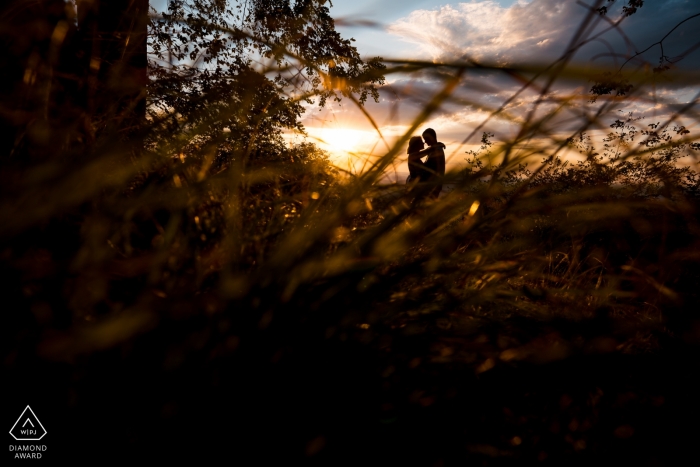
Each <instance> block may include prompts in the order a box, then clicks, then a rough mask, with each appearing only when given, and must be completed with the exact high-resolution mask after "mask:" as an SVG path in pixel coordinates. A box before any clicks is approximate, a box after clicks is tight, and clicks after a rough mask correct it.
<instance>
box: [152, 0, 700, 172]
mask: <svg viewBox="0 0 700 467" xmlns="http://www.w3.org/2000/svg"><path fill="white" fill-rule="evenodd" d="M581 3H582V2H576V1H573V0H570V1H562V0H531V1H525V0H517V1H513V0H500V1H493V0H484V1H474V0H472V1H471V2H449V1H446V0H381V1H377V0H334V1H333V7H332V8H331V15H332V16H333V17H334V18H335V19H336V21H337V28H338V29H339V31H340V32H341V34H342V35H343V37H346V38H350V37H352V38H354V39H355V46H356V47H357V49H358V51H359V52H360V54H361V55H362V56H363V57H366V58H369V57H373V56H382V57H384V58H385V59H409V60H427V61H432V62H436V63H439V62H442V63H444V62H451V61H459V60H464V59H466V58H468V59H473V60H476V61H478V62H480V63H486V64H495V65H514V66H517V65H519V64H540V65H545V66H546V65H548V64H550V63H551V62H552V61H553V60H556V59H557V58H558V57H560V56H561V54H562V52H563V51H564V50H565V49H566V47H567V45H568V44H569V41H570V40H571V38H572V35H573V34H574V32H575V31H576V29H577V27H578V25H579V24H580V23H581V21H582V19H583V18H584V16H585V15H586V9H585V8H584V7H583V6H582V4H581ZM585 3H589V4H593V3H594V0H586V2H585ZM159 4H164V1H163V0H160V1H156V2H152V5H153V6H156V7H158V5H159ZM605 4H606V5H608V6H609V8H610V12H609V14H608V18H610V19H613V20H615V19H617V18H619V16H620V10H621V8H622V6H623V5H625V4H626V0H618V1H616V2H613V3H607V2H606V3H605ZM696 13H700V4H698V2H697V0H647V1H645V2H644V6H643V8H641V9H640V10H639V12H638V13H637V14H635V15H633V16H632V17H630V18H626V19H625V20H624V22H623V23H622V26H621V28H620V31H609V32H608V33H606V34H605V35H603V36H601V37H600V38H599V40H597V41H594V42H591V43H589V44H587V45H585V46H583V47H582V48H581V49H580V50H579V51H578V52H577V53H576V55H575V56H574V58H573V63H575V64H578V65H580V66H581V67H584V68H588V69H591V68H592V67H595V66H613V65H615V63H617V64H618V65H619V64H621V63H622V62H623V61H624V60H625V56H629V55H633V54H634V53H635V52H637V51H641V50H643V49H645V48H646V47H648V46H649V45H651V44H653V43H654V42H656V41H658V40H659V39H661V38H662V37H663V36H664V35H665V34H666V33H667V32H669V31H670V30H671V29H672V28H673V27H674V26H675V25H677V24H678V23H679V22H680V21H682V20H683V19H685V18H688V17H689V16H692V15H693V14H696ZM363 21H364V23H363ZM366 22H371V23H373V24H372V25H367V24H365V23H366ZM358 23H360V24H358ZM605 26H606V23H605V21H603V20H602V19H601V20H600V21H599V23H598V25H597V26H596V29H594V32H595V31H599V30H601V29H602V28H603V27H605ZM698 31H700V17H698V18H694V19H691V20H689V21H687V22H686V23H684V24H683V25H681V26H680V27H679V28H677V29H676V30H675V31H674V32H673V34H671V35H670V36H669V37H668V38H667V39H666V40H665V42H664V51H665V54H666V56H667V57H670V58H671V60H672V61H674V62H676V63H675V66H676V67H678V68H679V69H681V70H691V71H694V72H696V73H697V72H698V71H699V70H700V47H699V44H700V32H698ZM611 51H613V52H615V53H616V54H618V56H617V57H611V56H610V52H611ZM605 54H607V56H605ZM659 56H660V49H659V47H658V46H656V47H653V48H652V49H651V50H650V51H649V52H647V53H646V54H644V55H643V56H642V57H641V58H644V59H646V60H647V61H648V62H650V63H652V65H654V64H657V63H658V60H659ZM641 68H642V65H641V62H640V61H633V62H631V63H629V64H628V65H626V68H625V69H626V70H629V71H634V70H635V69H641ZM696 76H697V75H696ZM581 77H582V78H583V79H578V80H570V81H568V82H565V83H560V84H557V85H556V86H555V87H554V91H555V92H557V93H558V95H560V96H561V95H573V94H578V95H579V96H580V101H579V102H578V103H576V104H574V106H575V107H577V108H579V109H581V108H582V107H581V106H587V105H589V104H587V102H586V92H587V91H588V89H590V86H591V84H592V83H591V82H590V81H586V79H585V77H584V76H581ZM443 82H444V81H443V79H442V78H441V77H439V76H436V75H435V74H434V73H414V74H411V75H389V76H387V86H386V88H385V89H383V90H382V93H381V100H380V102H379V103H374V102H368V104H367V105H366V109H367V111H368V112H369V113H370V114H371V115H372V116H373V118H374V119H375V121H376V122H377V124H378V125H379V127H380V129H381V131H382V133H383V134H384V137H385V139H386V140H387V141H388V142H389V143H391V141H392V139H395V138H397V137H399V136H401V135H402V134H403V133H404V132H405V131H406V129H407V128H408V126H409V125H410V123H411V122H412V121H413V119H414V117H415V115H416V114H417V113H418V112H419V111H420V109H422V108H423V106H424V104H425V102H426V100H428V99H429V98H430V97H431V96H432V95H434V94H435V93H436V92H437V91H438V90H439V89H440V86H441V85H442V83H443ZM696 82H698V80H697V79H696V80H695V83H696ZM693 84H694V83H693V82H692V81H691V82H690V83H685V84H683V83H680V84H679V83H666V84H663V85H659V86H657V88H656V89H655V91H654V94H653V95H644V96H641V99H637V100H635V101H633V102H628V103H627V104H626V107H625V110H626V111H627V110H629V111H635V113H636V115H644V116H646V117H648V118H649V119H657V120H658V119H662V118H663V117H664V116H666V115H668V114H669V113H670V112H671V111H672V110H673V109H674V108H676V107H677V106H678V105H679V104H683V103H687V102H689V101H690V100H692V99H693V98H694V97H695V94H696V93H697V92H698V88H697V86H693ZM521 85H522V83H521V82H519V81H518V80H516V79H515V78H513V77H509V76H506V75H505V74H503V73H497V72H480V73H468V74H467V77H466V78H465V79H464V80H463V81H462V83H461V85H460V87H459V88H458V89H457V91H456V96H458V97H459V98H460V99H462V102H461V103H452V104H448V105H445V106H444V107H443V108H441V109H440V110H439V111H437V112H436V113H434V114H433V115H431V117H430V118H429V119H428V121H427V122H425V123H424V124H423V125H421V127H420V128H421V129H422V128H428V127H432V128H434V129H435V130H436V131H437V132H438V139H439V140H441V141H443V142H445V143H446V144H447V145H448V150H447V151H446V154H447V155H448V168H449V167H450V165H451V164H452V165H454V164H458V163H460V162H461V161H463V160H464V157H465V156H464V152H465V151H466V150H467V149H471V148H474V147H475V144H476V143H478V139H479V137H480V132H479V133H477V134H476V135H475V136H474V138H472V139H471V140H469V141H467V142H466V143H467V144H463V143H465V138H466V137H467V136H468V135H469V134H470V132H471V131H472V130H473V129H474V128H475V127H476V125H478V124H479V123H481V122H482V121H483V120H484V119H485V118H486V117H487V116H488V115H489V113H488V111H486V110H484V108H496V107H498V106H499V105H501V104H502V103H503V102H504V101H505V100H506V99H507V98H508V97H510V96H512V95H513V94H514V93H515V92H516V91H517V90H518V89H519V88H520V87H521ZM536 96H537V95H536V94H535V93H527V92H526V93H524V94H523V95H522V96H520V97H519V98H518V99H517V100H516V101H515V102H513V103H512V104H510V105H509V107H508V111H509V112H510V114H511V116H513V117H515V118H518V117H521V116H523V115H524V113H525V112H526V110H527V109H528V104H529V103H532V102H533V101H534V99H535V98H536ZM467 102H468V103H467ZM572 115H573V114H572ZM572 115H567V113H566V112H563V113H562V115H561V116H560V118H557V119H555V120H554V121H553V122H552V125H553V126H552V128H550V129H549V130H550V131H551V132H553V133H557V134H561V135H562V136H563V135H566V134H567V132H570V131H571V129H572V127H571V123H570V122H569V123H567V118H568V119H569V121H571V120H572V118H571V117H572ZM612 119H614V117H611V119H610V121H612ZM303 123H304V125H305V127H306V129H307V131H308V135H309V140H310V141H313V142H315V143H317V144H318V145H319V146H321V147H322V148H324V149H326V150H328V151H329V152H331V154H332V155H333V157H334V159H335V160H336V162H337V163H338V164H339V165H343V164H344V163H345V162H346V161H347V160H348V157H347V153H355V156H354V159H353V157H351V158H350V159H351V160H361V159H364V158H365V156H366V155H367V154H368V153H372V154H374V155H381V153H382V151H385V150H386V145H385V144H384V143H382V142H381V141H380V138H379V136H378V135H377V132H376V131H375V130H374V129H373V128H372V125H371V124H370V123H369V122H368V121H367V119H366V118H365V117H364V116H363V115H362V113H361V112H360V111H359V110H358V109H357V108H355V107H354V106H353V105H352V103H350V102H348V101H343V102H342V104H341V105H338V104H337V103H332V104H329V105H327V107H326V108H324V109H320V110H319V109H318V107H317V106H309V107H308V110H307V112H306V114H305V115H304V117H303ZM516 126H517V125H513V124H510V123H508V122H507V121H505V120H503V119H500V120H498V119H497V120H494V121H492V122H491V123H490V124H489V125H488V127H487V129H488V130H489V131H491V132H493V133H495V134H496V137H495V139H496V140H503V139H506V138H508V137H511V136H513V133H514V131H515V128H516ZM418 133H420V130H419V131H418ZM289 138H290V140H292V141H301V140H302V139H303V138H302V137H301V136H293V135H289ZM397 170H399V171H401V172H402V173H403V172H405V171H406V167H405V163H403V162H401V161H399V162H398V165H397Z"/></svg>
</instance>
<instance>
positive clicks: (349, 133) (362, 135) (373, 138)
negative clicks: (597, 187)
mask: <svg viewBox="0 0 700 467" xmlns="http://www.w3.org/2000/svg"><path fill="white" fill-rule="evenodd" d="M306 130H307V132H308V134H309V140H310V141H312V142H314V143H316V144H317V145H318V146H319V147H320V148H321V149H324V150H326V151H328V152H329V153H330V154H331V156H333V158H337V159H340V158H344V157H348V156H355V157H358V156H360V157H361V156H363V155H368V154H369V153H371V152H372V150H373V148H374V146H375V145H376V144H377V141H378V140H379V135H377V133H376V132H371V131H365V130H355V129H351V128H313V127H310V128H307V129H306Z"/></svg>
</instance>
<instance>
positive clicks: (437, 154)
mask: <svg viewBox="0 0 700 467" xmlns="http://www.w3.org/2000/svg"><path fill="white" fill-rule="evenodd" d="M423 139H424V140H425V143H426V144H427V145H428V146H430V148H431V151H430V153H429V154H428V159H427V160H426V161H425V168H426V169H427V170H428V171H429V173H430V177H429V178H428V181H429V182H430V183H431V184H433V185H434V186H435V187H434V188H433V189H432V190H430V192H429V193H428V196H430V197H431V198H434V199H437V197H438V196H440V192H441V191H442V178H443V177H444V176H445V151H443V150H442V147H443V146H442V145H441V144H439V143H438V140H437V134H436V133H435V130H433V129H432V128H428V129H427V130H425V131H424V132H423Z"/></svg>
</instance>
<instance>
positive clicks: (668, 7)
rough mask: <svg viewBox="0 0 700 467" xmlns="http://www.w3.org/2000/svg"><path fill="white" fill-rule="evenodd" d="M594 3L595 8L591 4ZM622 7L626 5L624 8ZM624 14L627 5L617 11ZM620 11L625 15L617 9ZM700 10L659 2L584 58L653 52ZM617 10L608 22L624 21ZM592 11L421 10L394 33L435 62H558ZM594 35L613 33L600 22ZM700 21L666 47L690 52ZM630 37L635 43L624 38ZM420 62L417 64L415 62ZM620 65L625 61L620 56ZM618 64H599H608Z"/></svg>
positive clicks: (563, 7) (674, 0)
mask: <svg viewBox="0 0 700 467" xmlns="http://www.w3.org/2000/svg"><path fill="white" fill-rule="evenodd" d="M589 3H590V2H589ZM618 3H619V2H618ZM617 6H618V7H620V5H617ZM618 9H619V8H618ZM696 9H697V8H696V7H693V2H692V1H690V0H660V1H656V2H647V4H645V5H644V7H643V8H642V9H640V10H639V12H638V13H637V14H636V15H634V16H632V17H630V18H627V19H625V21H624V22H623V23H622V27H621V30H620V31H609V32H608V33H606V34H605V35H604V36H603V37H602V39H604V41H594V42H591V43H589V44H587V45H586V46H585V47H584V48H583V49H581V51H580V53H579V54H578V55H577V59H578V60H581V61H589V60H590V59H591V58H592V57H593V56H595V55H598V54H601V53H603V54H605V53H609V52H610V50H613V51H614V52H615V53H618V54H620V55H621V56H624V55H625V54H633V53H634V52H636V51H638V50H642V49H644V48H646V47H647V46H648V45H650V44H652V43H653V42H655V41H656V40H658V39H660V38H661V37H663V36H664V35H665V34H666V33H667V32H668V31H670V30H671V29H672V28H673V27H674V26H675V25H676V24H678V23H679V22H680V21H681V20H683V19H685V18H688V17H689V16H691V15H692V14H693V13H696V12H697V11H695V10H696ZM618 13H619V12H618V11H617V10H611V12H610V13H609V17H610V18H611V19H617V14H618ZM586 15H587V11H586V9H585V8H584V6H582V4H580V3H579V2H575V1H561V0H532V1H531V2H530V3H525V2H523V1H520V2H518V3H515V4H513V5H512V6H510V7H507V8H504V7H502V6H500V5H499V4H498V3H497V2H495V1H492V0H484V1H472V2H471V3H454V4H449V5H445V6H442V7H440V8H438V9H434V10H416V11H413V12H411V13H410V14H409V15H408V16H406V17H404V18H401V19H399V20H397V21H395V22H394V23H393V24H391V25H390V26H389V27H388V32H389V33H390V34H393V35H396V36H398V37H400V38H401V39H403V40H404V41H407V42H410V43H413V44H415V45H417V46H418V47H416V48H414V50H415V53H416V55H417V57H415V58H429V59H433V60H435V61H450V60H458V59H464V58H471V59H474V60H477V61H486V62H495V63H496V64H501V65H504V64H514V63H518V62H524V61H532V60H538V61H551V60H553V59H555V58H557V57H558V56H559V55H560V54H561V53H562V52H564V50H565V48H566V47H567V45H568V44H569V43H570V41H571V39H572V37H573V35H574V33H575V31H577V29H578V27H579V25H580V24H581V22H582V20H583V19H584V17H585V16H586ZM595 20H596V21H599V23H598V25H597V26H596V28H595V29H594V31H600V30H601V29H602V28H604V27H607V23H605V22H604V21H603V20H602V19H601V18H600V17H598V16H597V15H596V17H595ZM698 26H700V18H698V19H694V20H691V21H688V22H687V23H685V24H684V25H683V26H682V27H680V28H679V29H677V30H676V31H674V33H673V34H672V35H671V36H670V37H669V38H668V39H666V41H665V47H666V46H668V48H669V49H672V51H669V50H666V55H668V56H674V55H677V54H680V53H683V52H684V51H685V50H687V49H688V47H690V46H691V45H692V44H694V43H696V42H698V41H700V36H699V35H698V33H697V30H698ZM623 33H624V35H625V36H627V38H628V39H629V40H630V42H629V43H628V42H626V41H625V40H624V39H623ZM659 56H660V49H659V48H658V47H657V48H654V49H652V50H650V51H649V53H648V54H646V55H645V56H644V58H645V59H647V60H650V61H652V62H653V61H658V57H659ZM412 58H414V57H412ZM618 59H619V57H618ZM612 61H613V58H612V57H610V56H608V57H607V58H605V59H603V60H602V61H601V59H598V62H597V63H603V62H605V63H609V64H612V63H611V62H612ZM684 61H685V64H684V66H687V65H689V64H690V65H691V67H695V68H697V67H698V66H700V51H696V52H694V53H693V54H692V57H686V58H685V59H684Z"/></svg>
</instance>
